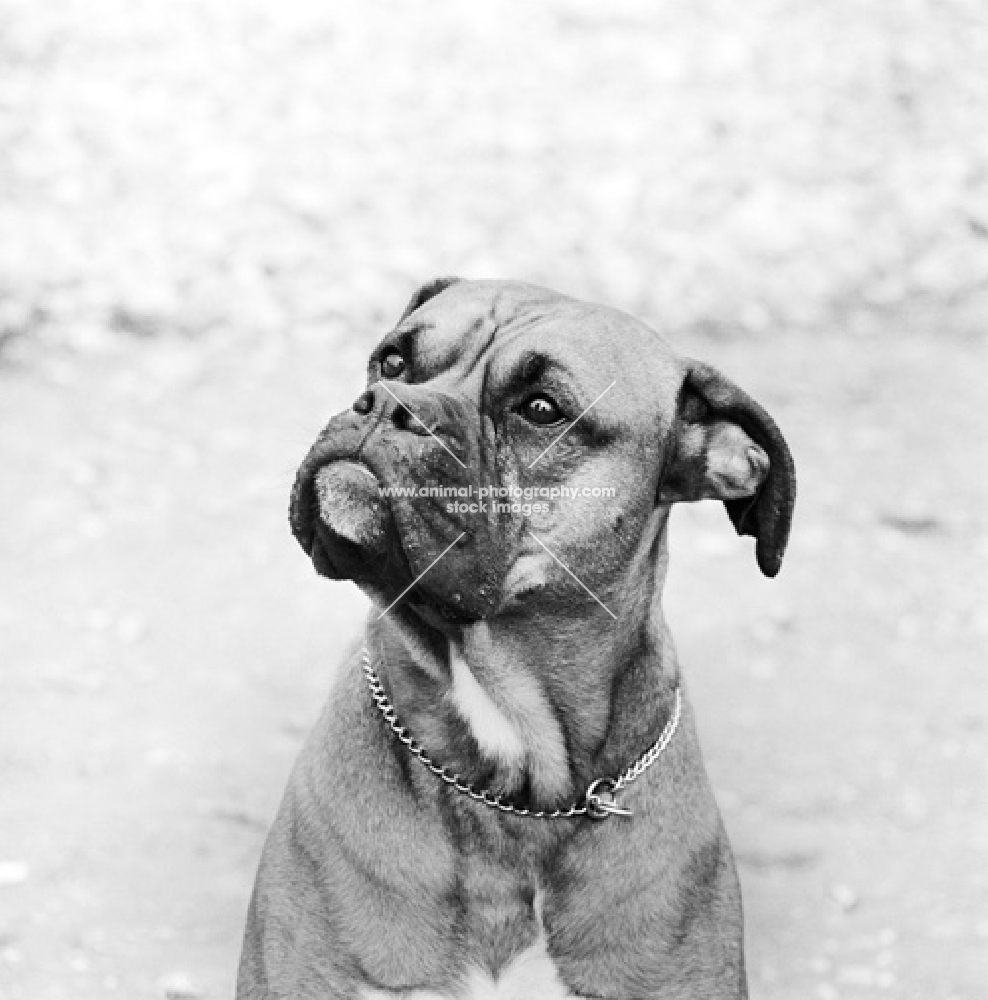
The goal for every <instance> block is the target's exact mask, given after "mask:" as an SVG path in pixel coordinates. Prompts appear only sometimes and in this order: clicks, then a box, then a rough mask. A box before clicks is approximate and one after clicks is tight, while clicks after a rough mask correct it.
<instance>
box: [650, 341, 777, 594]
mask: <svg viewBox="0 0 988 1000" xmlns="http://www.w3.org/2000/svg"><path fill="white" fill-rule="evenodd" d="M704 497H713V498H715V499H717V500H723V501H724V506H725V507H726V508H727V513H728V515H729V516H730V518H731V521H732V522H733V523H734V527H735V529H736V530H737V533H738V534H739V535H753V536H754V537H755V539H756V546H755V555H756V557H757V559H758V565H759V567H760V568H761V571H762V572H763V573H764V574H765V575H766V576H775V574H776V573H778V572H779V567H780V566H781V565H782V556H783V554H784V552H785V549H786V542H787V541H788V540H789V526H790V524H791V522H792V511H793V506H794V504H795V502H796V469H795V466H794V465H793V460H792V456H791V455H790V454H789V448H788V446H787V445H786V442H785V439H784V438H783V437H782V433H781V432H780V431H779V428H778V427H777V426H776V425H775V421H774V420H773V419H772V418H771V417H770V416H769V415H768V413H766V412H765V410H764V409H763V408H762V407H761V406H760V405H759V404H758V403H756V402H755V401H754V400H753V399H752V398H751V397H750V396H749V395H748V394H747V393H746V392H744V391H743V390H742V389H739V388H738V387H737V386H736V385H735V384H734V383H733V382H731V381H730V380H729V379H726V378H724V376H723V375H721V374H720V372H718V371H717V370H716V369H715V368H711V367H710V366H709V365H705V364H702V363H701V362H699V361H693V360H688V361H687V370H686V378H685V379H684V380H683V386H682V389H681V391H680V397H679V407H678V412H677V415H676V423H675V425H674V427H673V430H672V439H671V442H670V447H669V449H668V450H667V452H666V457H665V464H664V468H663V471H662V479H661V482H660V484H659V501H660V502H662V503H673V502H675V501H678V500H701V499H703V498H704Z"/></svg>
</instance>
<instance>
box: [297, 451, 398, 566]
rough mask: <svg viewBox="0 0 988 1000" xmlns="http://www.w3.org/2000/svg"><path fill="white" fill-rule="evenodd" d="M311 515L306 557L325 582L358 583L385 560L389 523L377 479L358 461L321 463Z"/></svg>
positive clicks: (390, 531) (389, 542) (389, 539)
mask: <svg viewBox="0 0 988 1000" xmlns="http://www.w3.org/2000/svg"><path fill="white" fill-rule="evenodd" d="M313 486H314V489H315V508H316V509H315V511H314V513H315V517H314V519H313V528H314V529H315V530H314V532H313V535H312V543H311V549H310V552H309V555H310V557H311V559H312V564H313V566H315V568H316V570H317V571H318V572H319V573H321V574H322V575H323V576H327V577H329V578H330V579H334V580H339V579H344V578H347V579H359V578H360V576H361V575H363V573H364V572H366V570H367V569H368V568H369V567H370V566H373V565H375V564H377V563H380V562H383V561H387V558H388V554H389V549H390V548H391V545H392V540H393V534H394V525H393V521H392V518H391V512H390V509H389V508H388V505H387V503H386V502H385V501H384V500H383V499H382V497H381V496H380V490H379V484H378V480H377V477H376V476H374V474H373V473H372V472H371V471H370V469H368V468H367V466H365V465H362V464H360V463H359V462H351V461H339V462H330V463H329V464H328V465H324V466H323V467H322V468H321V469H320V470H319V471H318V472H317V473H316V475H315V478H314V481H313Z"/></svg>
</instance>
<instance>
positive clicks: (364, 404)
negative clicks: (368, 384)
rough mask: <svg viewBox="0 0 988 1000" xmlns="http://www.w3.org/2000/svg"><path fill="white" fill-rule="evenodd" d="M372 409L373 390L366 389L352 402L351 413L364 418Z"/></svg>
mask: <svg viewBox="0 0 988 1000" xmlns="http://www.w3.org/2000/svg"><path fill="white" fill-rule="evenodd" d="M373 409H374V390H373V389H366V390H364V392H362V393H361V394H360V395H359V396H358V397H357V398H356V399H355V400H354V401H353V412H354V413H359V414H360V415H361V416H362V417H366V416H367V414H368V413H370V412H371V410H373Z"/></svg>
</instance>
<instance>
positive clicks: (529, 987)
mask: <svg viewBox="0 0 988 1000" xmlns="http://www.w3.org/2000/svg"><path fill="white" fill-rule="evenodd" d="M535 916H536V919H537V920H538V923H539V936H538V937H537V938H536V939H535V940H534V941H533V942H532V943H531V944H530V945H529V946H528V947H527V948H526V949H525V950H524V951H523V952H520V953H519V954H517V955H515V957H514V958H513V959H512V960H511V961H510V962H509V963H508V964H507V966H505V968H503V969H502V970H501V974H500V975H499V976H498V977H497V979H493V978H491V976H490V974H489V973H487V972H486V971H485V970H484V969H476V968H475V969H471V970H470V972H469V973H468V974H467V977H466V979H465V980H464V981H463V983H462V984H461V985H460V987H459V989H457V990H454V991H453V992H451V993H437V992H436V991H434V990H411V991H410V992H405V993H393V992H390V991H386V990H374V989H368V990H365V991H364V992H363V993H362V994H361V996H360V1000H579V997H578V995H577V994H576V993H570V991H569V989H568V988H567V986H566V985H565V983H563V981H562V980H561V979H560V978H559V972H558V970H557V969H556V966H555V963H554V962H553V961H552V957H551V956H550V955H549V949H548V948H547V947H546V940H545V927H544V926H543V925H542V895H541V893H537V894H536V897H535Z"/></svg>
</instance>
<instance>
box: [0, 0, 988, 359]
mask: <svg viewBox="0 0 988 1000" xmlns="http://www.w3.org/2000/svg"><path fill="white" fill-rule="evenodd" d="M986 65H988V15H986V12H985V8H984V5H983V3H982V2H981V0H947V2H934V0H912V2H900V3H896V4H885V3H881V2H875V0H872V2H861V0H832V2H827V3H808V2H802V3H801V2H796V0H751V2H748V3H745V4H743V5H739V4H736V3H731V2H727V0H724V2H694V0H688V2H687V0H672V2H666V3H662V4H654V3H646V2H640V3H627V4H622V5H621V6H620V7H618V8H617V9H614V10H608V11H605V10H604V9H603V8H601V6H600V4H592V3H589V2H576V0H567V2H565V3H563V2H559V3H545V2H542V3H534V4H522V3H502V4H497V5H490V6H488V7H483V6H481V5H470V6H468V5H465V4H454V3H450V2H437V3H425V2H421V0H420V2H406V3H390V4H389V3H381V2H371V3H366V4H361V5H360V7H359V8H353V7H350V6H348V5H344V4H341V3H337V4H330V3H314V2H302V0H282V2H279V3H271V2H260V0H241V2H238V3H235V4H234V3H225V2H222V0H199V2H186V0H174V2H167V3H163V2H160V0H85V2H83V0H79V2H77V3H73V2H68V0H49V2H45V3H33V2H17V0H2V2H0V74H2V75H0V231H2V232H3V233H4V234H5V237H6V238H5V239H4V240H3V244H2V248H0V255H2V256H0V329H2V330H3V331H4V335H5V336H7V337H8V338H9V337H15V338H16V337H17V336H19V335H20V336H26V337H35V336H40V335H47V336H54V337H57V338H59V339H63V338H64V339H68V340H69V341H71V342H73V343H87V342H89V341H90V340H92V339H99V338H101V337H103V336H104V335H105V331H106V330H107V329H108V328H116V329H120V330H125V331H130V332H133V333H135V334H138V335H147V334H153V333H155V332H158V331H165V330H169V331H170V330H181V331H185V332H188V333H190V334H194V333H198V332H200V331H203V330H207V329H214V328H217V327H219V328H224V329H229V330H231V331H233V332H234V333H235V334H236V335H237V336H242V335H243V334H244V333H245V332H247V331H256V332H258V333H263V334H269V335H270V334H274V335H280V334H283V332H284V331H285V330H286V329H287V328H293V329H297V328H299V327H300V326H306V325H312V324H315V325H318V324H320V323H322V322H324V321H325V319H326V318H327V317H331V316H346V317H348V318H349V319H350V320H352V319H353V318H354V317H355V316H371V317H373V316H376V317H377V318H380V316H381V314H380V312H379V310H380V303H381V302H382V301H383V300H385V299H386V298H387V297H388V293H389V292H390V289H391V288H393V287H394V284H395V281H396V280H400V281H401V282H404V283H406V284H407V283H410V282H414V281H418V280H420V279H421V277H422V275H423V274H432V273H444V272H446V271H449V270H454V271H457V272H463V273H466V274H469V275H511V276H523V277H526V278H529V279H532V280H535V281H542V282H545V283H549V284H552V285H553V286H555V287H558V288H560V289H561V290H565V291H572V292H575V293H578V294H582V295H585V296H586V297H589V298H599V299H604V300H607V301H610V302H614V303H615V304H617V305H620V306H624V307H627V308H630V309H632V310H633V311H635V312H637V313H640V314H644V315H647V316H655V317H661V318H662V319H663V320H665V321H667V322H669V323H672V324H674V325H675V326H676V327H680V328H681V327H692V326H699V327H701V328H708V327H709V328H714V329H727V330H749V331H768V332H772V333H778V332H780V331H788V330H793V329H796V328H800V329H810V330H820V329H833V328H838V329H841V330H844V331H847V332H851V333H855V332H860V331H869V330H875V329H882V330H884V329H887V328H889V326H893V327H895V328H901V327H902V326H910V327H920V328H922V329H924V330H933V331H935V332H937V333H948V332H967V333H969V332H971V331H975V330H978V329H980V328H981V327H982V325H983V323H984V320H985V316H986V313H988V85H986V71H985V69H984V67H985V66H986ZM375 310H377V312H376V313H375Z"/></svg>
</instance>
